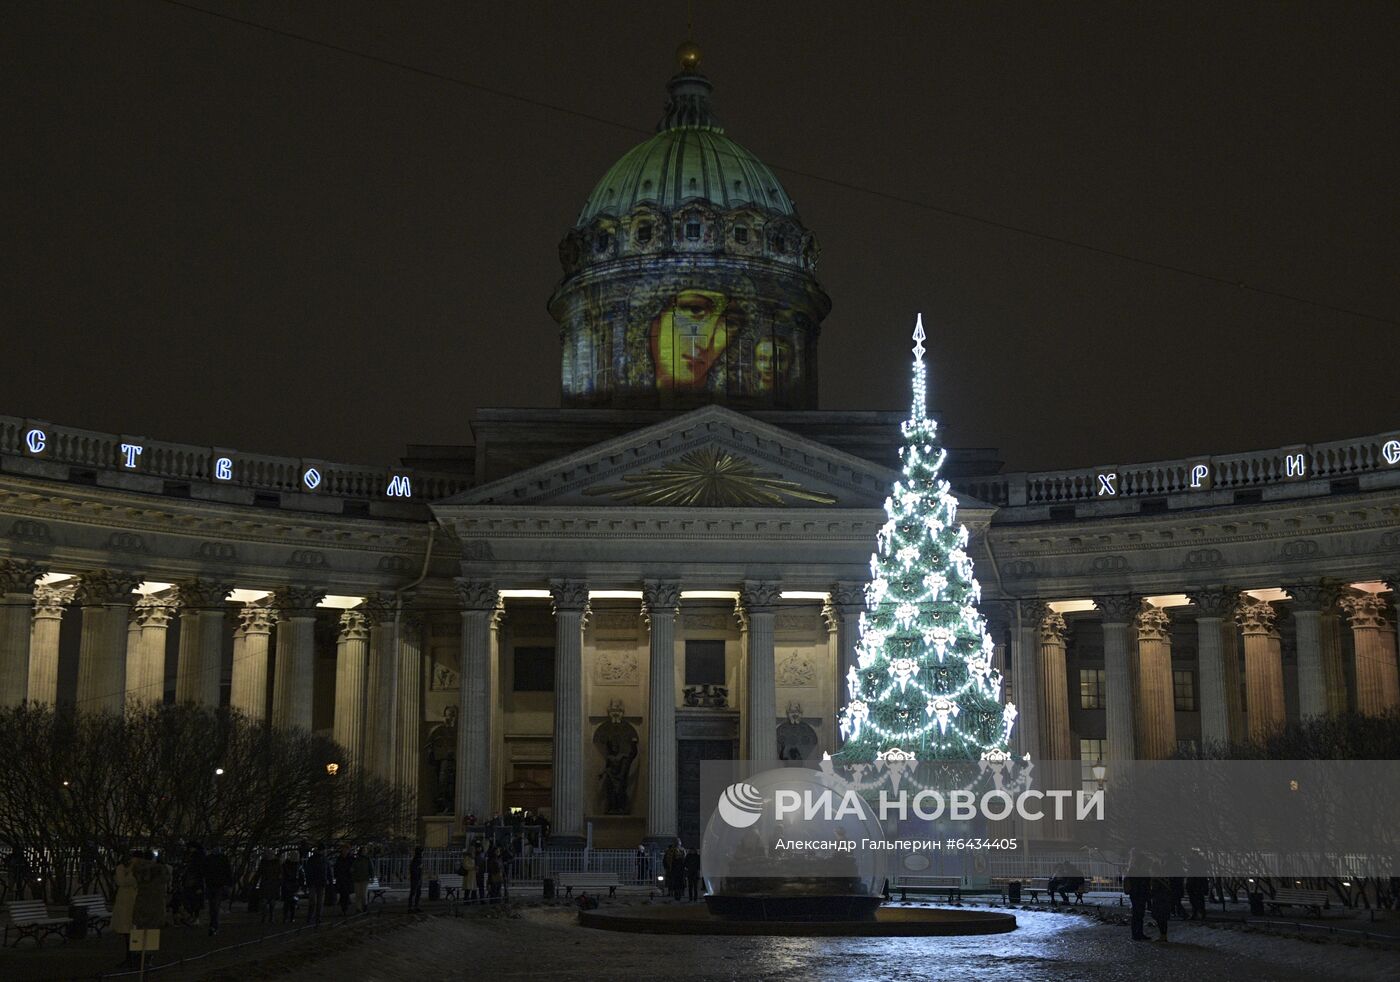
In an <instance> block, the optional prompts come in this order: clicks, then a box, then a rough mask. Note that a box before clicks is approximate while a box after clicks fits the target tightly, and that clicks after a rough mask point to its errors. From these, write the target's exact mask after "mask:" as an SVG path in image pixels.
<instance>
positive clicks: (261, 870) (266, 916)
mask: <svg viewBox="0 0 1400 982" xmlns="http://www.w3.org/2000/svg"><path fill="white" fill-rule="evenodd" d="M257 890H258V901H259V902H260V903H261V905H262V916H261V917H260V918H259V919H258V923H260V924H271V923H272V919H273V916H274V915H273V911H275V910H276V909H277V896H278V894H280V893H281V892H282V864H281V863H280V862H278V861H277V854H276V853H274V852H268V853H265V854H264V855H263V858H262V862H260V863H258V885H257Z"/></svg>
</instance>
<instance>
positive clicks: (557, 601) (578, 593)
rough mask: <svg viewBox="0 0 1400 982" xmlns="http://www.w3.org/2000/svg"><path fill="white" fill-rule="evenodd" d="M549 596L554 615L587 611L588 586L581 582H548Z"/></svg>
mask: <svg viewBox="0 0 1400 982" xmlns="http://www.w3.org/2000/svg"><path fill="white" fill-rule="evenodd" d="M549 595H550V596H551V597H553V598H554V612H555V613H556V614H560V613H567V612H569V611H579V612H583V611H586V610H587V609H588V584H587V583H586V582H584V581H583V580H550V581H549Z"/></svg>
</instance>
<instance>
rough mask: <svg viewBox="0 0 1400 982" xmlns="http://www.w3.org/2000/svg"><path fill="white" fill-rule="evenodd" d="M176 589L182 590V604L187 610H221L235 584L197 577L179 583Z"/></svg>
mask: <svg viewBox="0 0 1400 982" xmlns="http://www.w3.org/2000/svg"><path fill="white" fill-rule="evenodd" d="M176 589H178V590H179V591H180V606H181V607H182V608H183V609H185V610H221V609H223V606H224V600H225V598H227V597H228V592H229V591H230V590H232V589H233V584H231V583H219V582H217V581H215V580H199V579H195V580H185V581H184V582H183V583H177V584H176Z"/></svg>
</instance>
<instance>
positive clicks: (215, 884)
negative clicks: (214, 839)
mask: <svg viewBox="0 0 1400 982" xmlns="http://www.w3.org/2000/svg"><path fill="white" fill-rule="evenodd" d="M232 886H233V864H231V863H230V862H229V861H228V856H227V855H226V854H225V853H224V850H223V848H222V847H220V846H213V847H211V848H210V850H209V855H208V856H207V857H206V858H205V863H204V899H205V900H206V901H208V903H209V936H210V937H211V938H212V937H213V936H214V935H216V934H218V933H219V912H220V908H221V907H222V906H223V903H224V898H225V897H227V896H228V892H229V889H230V888H232Z"/></svg>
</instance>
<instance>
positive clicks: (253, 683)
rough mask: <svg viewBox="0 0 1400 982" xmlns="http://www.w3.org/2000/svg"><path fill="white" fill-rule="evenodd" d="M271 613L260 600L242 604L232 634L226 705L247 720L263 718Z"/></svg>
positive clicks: (261, 719) (270, 637) (260, 719)
mask: <svg viewBox="0 0 1400 982" xmlns="http://www.w3.org/2000/svg"><path fill="white" fill-rule="evenodd" d="M274 617H275V612H274V611H273V609H272V607H271V606H270V605H269V603H268V599H267V598H266V597H264V598H263V599H261V600H255V601H253V602H252V603H245V604H244V605H243V607H242V609H241V610H239V612H238V628H237V629H236V630H235V631H234V632H233V684H232V686H231V687H230V688H229V700H228V701H229V705H230V706H232V707H233V708H234V709H236V710H238V711H239V712H240V713H242V714H243V715H244V716H246V717H248V718H249V719H250V720H254V721H256V722H259V723H261V722H263V721H264V720H265V719H266V718H267V681H268V679H267V654H268V650H269V647H270V643H271V639H272V625H273V621H274Z"/></svg>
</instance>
